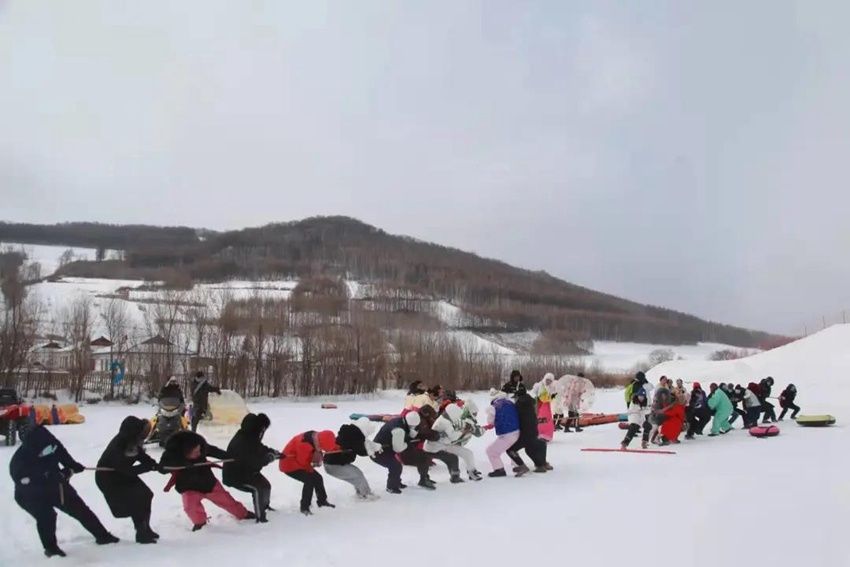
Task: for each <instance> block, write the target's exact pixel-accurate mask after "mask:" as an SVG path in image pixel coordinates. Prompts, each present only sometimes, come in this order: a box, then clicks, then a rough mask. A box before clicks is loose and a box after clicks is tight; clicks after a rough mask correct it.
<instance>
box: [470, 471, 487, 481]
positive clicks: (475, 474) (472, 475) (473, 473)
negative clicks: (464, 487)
mask: <svg viewBox="0 0 850 567" xmlns="http://www.w3.org/2000/svg"><path fill="white" fill-rule="evenodd" d="M482 478H484V475H483V474H481V471H477V470H474V471H470V472H469V480H481V479H482Z"/></svg>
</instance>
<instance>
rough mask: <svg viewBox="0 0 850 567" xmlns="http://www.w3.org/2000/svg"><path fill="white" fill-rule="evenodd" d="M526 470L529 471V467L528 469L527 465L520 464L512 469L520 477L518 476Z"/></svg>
mask: <svg viewBox="0 0 850 567" xmlns="http://www.w3.org/2000/svg"><path fill="white" fill-rule="evenodd" d="M528 471H529V469H528V467H527V466H525V465H520V466H518V467H517V468H516V469H515V470H514V473H516V476H518V477H520V476H522V475H524V474H525V473H527V472H528Z"/></svg>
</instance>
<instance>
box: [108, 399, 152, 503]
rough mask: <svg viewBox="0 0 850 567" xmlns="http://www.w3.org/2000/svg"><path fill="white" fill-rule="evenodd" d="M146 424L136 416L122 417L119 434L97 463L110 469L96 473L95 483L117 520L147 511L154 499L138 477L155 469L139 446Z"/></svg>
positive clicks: (140, 445)
mask: <svg viewBox="0 0 850 567" xmlns="http://www.w3.org/2000/svg"><path fill="white" fill-rule="evenodd" d="M147 423H148V422H147V421H146V420H144V419H139V418H138V417H133V416H128V417H125V418H124V421H122V422H121V427H120V428H119V429H118V435H116V436H115V437H113V438H112V441H110V442H109V444H108V445H107V446H106V449H105V450H104V451H103V454H102V455H101V456H100V460H98V461H97V467H98V468H101V467H103V468H109V469H113V470H111V471H98V472H96V473H95V475H94V480H95V483H96V484H97V487H98V488H99V489H100V491H101V492H102V493H103V497H104V499H105V500H106V503H107V504H109V509H110V510H111V511H112V515H113V516H115V517H116V518H126V517H129V516H132V515H133V514H134V513H135V512H136V511H138V510H139V509H144V508H146V507H147V506H148V502H150V500H151V499H152V498H153V492H151V490H150V488H148V486H147V485H146V484H145V483H144V482H142V480H141V479H140V478H139V475H140V474H144V473H146V472H150V471H153V470H157V468H158V466H157V464H156V461H155V460H153V459H152V458H151V457H149V456H148V454H147V453H145V450H144V448H143V447H142V444H143V443H144V439H145V433H146V431H145V429H146V426H147Z"/></svg>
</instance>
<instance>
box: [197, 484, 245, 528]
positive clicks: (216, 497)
mask: <svg viewBox="0 0 850 567" xmlns="http://www.w3.org/2000/svg"><path fill="white" fill-rule="evenodd" d="M182 496H183V510H184V511H185V512H186V515H187V516H189V519H190V520H192V523H193V524H195V525H198V524H205V523H206V521H207V511H206V510H204V504H203V502H201V501H202V500H204V499H205V498H206V499H207V500H209V501H210V502H212V503H213V504H215V505H216V506H218V507H219V508H221V509H223V510H227V511H228V512H230V513H231V514H233V515H234V516H236V517H237V518H239V519H240V520H243V519H244V518H245V516H247V515H248V510H247V508H245V506H243V505H242V504H241V503H240V502H238V501H237V500H236V499H235V498H233V496H231V495H230V493H229V492H227V491H226V490H225V489H224V487H223V486H222V485H221V483H220V482H218V481H216V483H215V488H213V489H212V492H206V493H204V492H196V491H194V490H190V491H188V492H184V493H183V495H182Z"/></svg>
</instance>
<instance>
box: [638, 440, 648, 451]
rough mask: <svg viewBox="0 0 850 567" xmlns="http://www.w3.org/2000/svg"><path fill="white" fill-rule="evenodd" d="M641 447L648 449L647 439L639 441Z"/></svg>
mask: <svg viewBox="0 0 850 567" xmlns="http://www.w3.org/2000/svg"><path fill="white" fill-rule="evenodd" d="M640 448H641V449H649V441H641V442H640Z"/></svg>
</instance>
